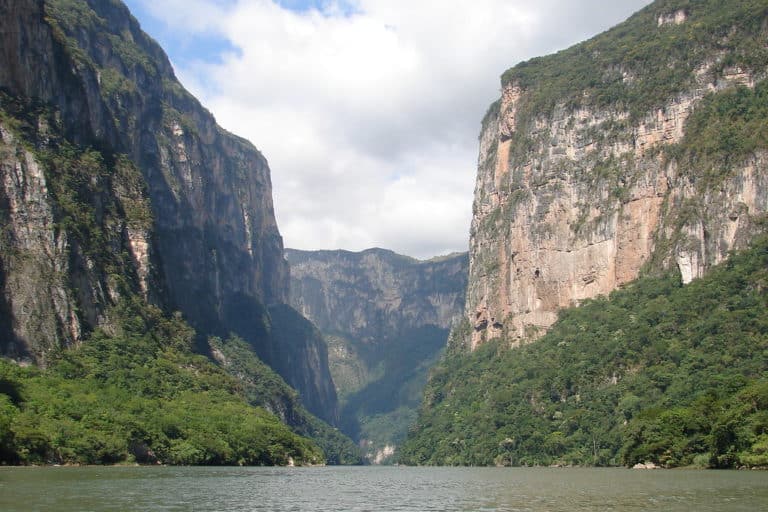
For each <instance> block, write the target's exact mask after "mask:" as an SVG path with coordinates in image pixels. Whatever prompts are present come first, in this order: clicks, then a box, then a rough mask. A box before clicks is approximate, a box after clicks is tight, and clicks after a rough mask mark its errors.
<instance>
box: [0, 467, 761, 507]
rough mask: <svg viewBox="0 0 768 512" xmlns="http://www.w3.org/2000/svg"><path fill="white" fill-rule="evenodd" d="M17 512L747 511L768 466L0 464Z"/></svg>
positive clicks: (0, 482) (5, 491)
mask: <svg viewBox="0 0 768 512" xmlns="http://www.w3.org/2000/svg"><path fill="white" fill-rule="evenodd" d="M0 510H1V511H3V512H12V511H24V512H30V511H56V512H70V511H77V512H86V511H94V512H100V511H120V512H130V511H142V512H144V511H228V512H229V511H252V510H253V511H255V510H259V511H271V512H284V511H285V512H287V511H297V512H298V511H323V512H327V511H360V512H363V511H379V510H381V511H413V512H426V511H473V512H474V511H510V512H511V511H526V512H527V511H531V512H533V511H536V512H538V511H547V512H559V511H563V512H565V511H567V512H577V511H641V510H649V511H651V510H653V511H663V512H671V511H697V512H701V511H718V512H724V511H749V512H758V511H761V510H768V472H764V471H760V472H758V471H687V470H670V471H664V470H660V471H649V470H629V469H581V468H578V469H577V468H574V469H570V468H569V469H566V468H563V469H549V468H406V467H316V468H186V467H83V468H77V467H45V468H0Z"/></svg>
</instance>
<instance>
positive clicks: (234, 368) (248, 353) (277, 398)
mask: <svg viewBox="0 0 768 512" xmlns="http://www.w3.org/2000/svg"><path fill="white" fill-rule="evenodd" d="M210 344H211V348H212V350H213V353H214V357H215V358H217V359H219V362H220V363H221V364H222V366H223V367H224V369H225V370H226V371H227V372H228V373H229V374H230V375H232V376H233V377H235V378H236V379H238V380H239V381H240V384H241V386H242V389H243V392H244V394H245V397H246V398H247V399H248V402H249V403H250V404H251V405H255V406H259V407H263V408H265V409H267V410H268V411H270V412H273V413H274V414H276V415H277V416H279V417H280V419H282V420H283V422H285V423H287V424H288V425H290V426H291V428H292V430H293V431H294V432H296V433H298V434H300V435H302V436H306V437H309V438H311V439H312V441H313V442H315V443H317V444H318V446H320V448H322V449H323V451H324V452H325V456H326V462H327V463H328V464H360V463H362V459H361V456H360V452H359V450H358V449H357V446H355V444H354V443H353V442H352V441H351V440H350V439H349V438H348V437H346V436H345V435H343V434H341V433H340V432H339V431H338V430H337V429H335V428H333V427H331V426H329V425H328V424H327V423H325V422H324V421H322V420H320V419H318V418H316V417H315V416H313V415H312V414H310V413H309V412H308V411H307V410H306V409H305V408H304V406H302V404H301V401H300V399H299V395H298V393H297V392H296V390H294V389H293V388H291V387H290V386H289V385H288V384H286V383H285V381H284V380H283V379H282V378H281V377H280V376H279V375H278V374H277V373H275V372H274V371H273V370H272V369H271V368H269V367H268V366H267V365H266V364H264V363H263V362H262V361H261V360H259V358H258V357H256V355H255V354H254V353H253V350H252V349H251V348H250V347H249V345H248V344H247V343H246V342H245V341H243V340H242V339H240V338H238V337H230V338H229V339H227V340H221V339H219V338H212V339H211V340H210Z"/></svg>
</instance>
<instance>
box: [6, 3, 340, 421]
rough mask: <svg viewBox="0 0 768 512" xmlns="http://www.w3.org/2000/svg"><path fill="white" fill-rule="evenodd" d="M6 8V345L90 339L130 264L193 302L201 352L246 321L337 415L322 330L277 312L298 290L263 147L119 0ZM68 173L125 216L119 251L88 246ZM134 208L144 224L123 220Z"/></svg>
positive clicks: (144, 289)
mask: <svg viewBox="0 0 768 512" xmlns="http://www.w3.org/2000/svg"><path fill="white" fill-rule="evenodd" d="M0 17H2V19H3V22H2V26H1V27H0V40H1V41H2V45H1V48H0V58H1V59H2V65H1V66H0V88H1V89H2V91H3V94H4V96H3V110H4V111H5V113H6V114H5V118H4V119H6V121H4V124H5V129H3V130H2V131H1V132H0V133H2V143H3V164H2V165H3V191H2V194H0V201H2V204H3V219H2V220H3V228H4V240H5V243H4V251H3V258H2V266H1V267H0V268H2V272H0V274H2V279H0V282H1V283H2V284H3V291H4V294H3V295H4V300H3V303H2V305H1V306H0V311H4V312H5V314H6V315H7V318H8V322H7V323H5V326H4V327H3V329H4V330H5V331H6V338H5V339H6V340H9V341H5V342H4V343H3V344H2V350H3V352H4V353H7V354H12V355H22V354H26V355H31V356H32V357H33V358H34V359H36V360H38V361H43V359H44V354H45V353H46V351H48V350H51V349H54V348H55V347H58V346H62V345H68V344H72V343H77V342H79V341H80V340H82V339H83V336H84V335H85V334H87V332H88V331H89V330H91V329H93V328H94V327H95V326H97V325H102V324H104V323H105V318H104V316H105V314H106V312H107V311H108V309H109V307H110V305H112V304H114V303H115V302H116V300H117V299H118V298H119V296H120V295H121V291H120V286H118V285H117V284H115V282H117V281H119V279H117V277H119V276H123V275H128V276H132V278H131V279H130V280H129V282H128V284H127V286H126V287H125V290H123V291H122V293H123V294H124V293H140V294H142V295H143V296H144V297H145V298H146V299H147V300H150V301H153V302H155V303H157V304H160V305H162V306H164V307H166V308H168V309H169V310H170V309H178V310H180V311H181V312H182V313H183V314H184V316H185V317H186V318H187V319H188V320H189V321H190V323H192V324H193V326H194V327H195V328H196V329H197V330H198V332H199V333H200V334H201V340H202V342H201V346H200V349H201V350H205V348H206V347H205V344H204V339H205V337H206V336H207V335H211V334H216V335H221V336H227V335H228V334H229V333H230V332H234V333H236V334H239V335H240V336H241V337H243V338H244V339H246V340H247V341H248V342H249V343H250V344H251V345H252V346H253V347H254V349H255V351H256V352H257V353H258V355H259V356H260V357H261V358H262V359H264V360H265V362H267V363H268V364H270V365H272V366H273V367H275V368H276V369H277V370H278V371H279V372H280V373H281V375H283V377H284V378H285V379H286V380H287V381H288V382H289V383H291V384H293V385H295V386H297V387H298V388H299V390H300V391H301V393H302V395H303V397H304V399H305V402H306V403H307V405H308V406H309V407H310V409H311V410H313V411H314V412H317V413H319V414H320V415H321V416H324V417H326V418H330V419H332V418H334V417H335V400H336V399H335V391H334V389H333V385H332V381H331V379H330V374H329V373H328V368H327V361H326V359H325V352H324V350H325V348H324V346H323V345H322V340H321V339H319V337H312V336H307V337H296V336H294V337H292V338H291V339H290V343H285V342H280V341H278V340H280V339H281V335H282V331H283V330H284V329H286V328H288V326H286V325H284V324H283V322H284V321H288V322H292V321H293V320H291V319H289V318H288V315H284V314H280V315H275V316H274V317H273V316H272V315H271V314H270V311H269V308H270V307H279V306H280V305H282V304H285V303H286V302H287V291H288V268H287V264H286V262H285V260H284V259H283V254H282V249H283V248H282V239H281V237H280V233H279V231H278V229H277V225H276V223H275V218H274V213H273V207H272V197H271V183H270V174H269V167H268V165H267V162H266V160H265V158H264V157H263V156H262V155H261V154H260V153H259V152H258V151H257V150H256V149H255V148H254V147H253V146H252V145H251V144H250V143H249V142H247V141H245V140H243V139H240V138H238V137H236V136H234V135H232V134H230V133H227V132H226V131H225V130H223V129H222V128H220V127H219V126H218V125H217V124H216V122H215V120H214V118H213V116H212V115H211V114H210V113H209V112H208V111H207V110H205V109H204V108H203V107H202V106H201V105H200V104H199V102H198V101H197V100H196V99H195V98H193V97H192V96H191V95H190V94H189V93H188V92H187V91H186V90H185V89H184V88H183V87H182V86H181V85H180V84H179V82H178V81H177V80H176V78H175V76H174V73H173V70H172V68H171V65H170V63H169V61H168V59H167V57H166V55H165V54H164V52H163V51H162V49H161V48H160V47H159V46H158V45H157V44H156V43H155V42H154V41H152V40H151V39H150V38H149V37H148V36H147V35H146V34H144V33H143V32H142V31H141V29H140V27H139V25H138V23H137V22H136V20H135V19H134V18H133V17H132V16H131V15H130V13H129V11H128V9H127V8H126V7H125V6H124V5H123V4H122V3H121V2H118V1H97V0H89V1H85V0H49V1H45V2H44V1H41V0H38V1H35V0H18V1H17V0H0ZM19 115H22V116H23V117H24V119H25V121H24V122H25V123H26V125H25V126H26V127H22V128H23V130H21V132H19V130H18V129H14V127H13V126H12V125H13V121H12V119H15V118H17V117H18V116H19ZM25 130H26V131H25ZM48 132H50V136H48V135H47V133H48ZM19 133H21V134H20V135H19ZM21 139H24V140H21ZM66 148H71V149H72V151H73V155H72V157H73V158H72V159H70V161H69V166H70V167H71V168H72V169H70V170H71V171H72V172H71V173H70V174H73V175H75V176H74V177H73V178H72V180H75V181H76V180H82V182H81V183H80V182H78V183H74V182H73V181H72V180H69V181H67V179H64V178H65V176H64V174H63V173H65V171H62V169H64V168H65V167H66V165H65V164H64V163H63V162H60V161H57V160H56V158H57V157H56V155H58V154H60V153H61V152H62V150H63V149H66ZM47 153H50V154H51V158H48V159H46V154H47ZM91 153H93V155H95V156H96V157H97V158H98V159H99V160H100V162H101V163H100V164H98V165H96V166H95V167H94V169H93V172H92V173H90V174H87V175H86V174H83V173H82V172H80V170H82V168H83V165H81V164H82V162H80V160H82V159H83V158H85V156H87V155H89V154H91ZM84 155H85V156H84ZM121 168H124V169H126V171H125V172H123V174H126V175H128V174H130V176H127V177H125V178H121V177H120V176H121V174H120V173H121V171H120V169H121ZM129 171H137V172H135V173H133V174H131V172H129ZM66 172H69V171H66ZM61 183H65V184H66V183H68V184H69V185H72V186H70V187H69V189H67V190H68V191H69V192H72V193H74V194H75V197H74V199H75V204H73V210H76V211H78V209H79V211H82V209H83V208H82V207H87V208H86V209H89V210H90V211H92V212H93V213H95V214H96V216H95V219H96V222H97V224H99V226H100V227H101V228H109V227H114V228H115V229H116V231H114V236H113V237H112V239H110V240H107V241H103V243H102V241H99V245H98V247H96V246H94V247H92V249H93V251H92V252H94V254H96V253H99V254H113V255H119V256H118V257H116V259H115V258H112V259H113V260H115V261H117V263H115V264H114V265H112V266H110V265H109V264H107V263H108V262H105V261H102V260H100V258H99V257H97V256H96V255H89V254H87V253H88V251H84V250H81V248H82V247H81V246H84V245H88V244H89V243H91V242H93V241H92V240H91V241H90V242H89V240H88V239H89V236H88V233H83V232H76V231H77V230H75V229H69V228H68V226H74V225H75V224H70V225H68V224H67V223H66V222H63V221H64V220H66V219H67V217H68V213H69V212H68V210H67V205H68V204H69V203H67V200H68V199H71V198H70V197H69V196H67V197H65V195H66V194H64V192H67V191H63V192H62V193H61V194H57V192H56V190H55V189H56V187H59V185H58V184H61ZM73 183H74V184H73ZM65 188H66V187H65ZM70 189H71V190H70ZM69 192H67V193H69ZM123 197H129V198H130V197H133V198H134V199H135V201H134V203H136V204H134V205H128V204H127V203H126V201H124V200H123ZM137 201H138V203H137ZM124 203H125V204H124ZM137 204H138V205H139V206H142V205H143V206H145V207H147V208H148V210H147V211H143V210H141V208H139V209H137V208H138V207H137V206H136V205H137ZM110 205H113V206H114V208H112V207H110ZM102 213H103V215H102ZM130 214H135V215H136V216H137V219H136V221H135V222H133V221H126V222H122V223H120V222H117V223H116V224H115V223H114V222H113V221H112V220H110V219H111V218H114V219H123V218H125V217H126V215H128V216H130ZM110 215H111V217H110ZM115 222H116V221H115ZM112 224H114V226H113V225H112ZM93 232H94V233H95V232H96V231H95V230H94V231H93ZM102 259H103V258H102ZM107 259H109V258H107ZM118 260H119V261H118ZM110 276H115V279H112V281H115V282H111V281H110ZM19 283H27V284H24V285H21V284H19ZM29 283H31V284H29ZM30 311H32V312H37V313H36V314H32V315H30V314H28V312H30ZM296 316H298V315H296ZM9 326H10V327H9ZM306 354H314V355H313V356H312V357H308V358H305V355H306ZM294 361H298V362H300V364H294ZM304 363H306V364H304Z"/></svg>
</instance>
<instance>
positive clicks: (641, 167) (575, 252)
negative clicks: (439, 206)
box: [458, 1, 768, 349]
mask: <svg viewBox="0 0 768 512" xmlns="http://www.w3.org/2000/svg"><path fill="white" fill-rule="evenodd" d="M677 4H680V5H681V6H682V5H683V4H685V5H686V6H687V7H685V6H684V7H681V8H679V9H678V8H675V6H676V5H677ZM727 4H728V5H727V6H725V5H720V4H719V3H716V2H701V3H699V4H696V5H695V6H688V4H687V3H681V2H655V3H654V4H652V5H650V6H648V7H647V8H645V9H643V10H642V11H640V12H639V13H637V14H636V15H635V16H633V17H632V18H630V19H629V20H628V21H627V22H625V23H624V24H622V25H620V26H618V27H616V28H614V29H612V30H611V31H608V32H606V33H605V34H602V35H600V36H598V37H596V38H594V39H592V40H590V41H587V42H585V43H582V44H580V45H577V46H575V47H573V48H571V49H568V50H565V51H563V52H560V53H558V54H557V55H553V56H549V57H544V58H538V59H534V60H532V61H529V62H526V63H522V64H520V65H518V66H517V67H515V68H512V69H510V70H509V71H507V72H506V73H505V74H504V76H503V78H502V96H501V98H500V100H499V101H497V102H496V103H494V105H492V106H491V108H490V109H489V112H488V114H487V115H486V117H485V119H484V121H483V129H482V133H481V135H480V152H479V159H478V175H477V183H476V188H475V196H474V210H473V211H474V216H473V220H472V228H471V234H470V277H469V288H468V292H467V307H466V319H467V321H468V322H469V324H470V326H471V329H470V330H468V332H470V334H469V335H468V336H467V337H465V338H464V339H461V340H458V342H459V343H462V344H464V346H465V347H467V348H468V349H474V348H475V347H477V346H478V345H479V344H481V343H483V342H485V341H486V340H489V339H493V338H505V339H508V340H509V343H510V344H511V345H513V346H514V345H517V344H520V343H521V342H525V341H526V340H532V339H535V338H536V337H537V336H538V335H540V334H541V333H543V332H544V331H545V330H546V329H547V328H548V327H549V326H550V325H551V324H552V323H553V322H554V321H555V320H556V318H557V312H558V310H559V309H561V308H564V307H568V306H572V305H575V304H578V303H579V301H582V300H584V299H587V298H590V297H595V296H597V295H601V294H607V293H609V292H610V291H611V290H614V289H615V288H617V287H619V286H621V285H622V284H624V283H627V282H629V281H632V280H634V279H636V278H637V277H638V276H639V275H640V273H641V272H645V271H647V272H652V271H655V270H659V269H664V268H666V269H670V268H671V269H677V270H678V271H679V272H680V274H681V277H682V280H683V281H684V282H689V281H691V280H692V279H695V278H697V277H700V276H702V275H703V274H704V273H705V272H707V270H708V269H709V268H710V267H711V266H713V265H715V264H717V263H719V262H721V261H722V260H723V259H724V258H725V257H726V256H727V254H728V252H729V251H730V250H732V249H738V248H743V247H744V246H745V245H746V244H747V242H748V241H749V240H750V238H751V237H752V236H753V235H754V234H755V232H756V231H758V230H759V229H762V228H761V227H760V224H761V223H762V221H763V220H764V219H765V213H766V211H767V210H768V172H766V164H767V162H768V152H766V151H765V150H764V149H763V148H762V147H760V145H759V144H757V145H756V144H752V145H750V144H746V143H743V141H742V140H736V139H737V138H734V143H733V144H732V145H731V146H730V147H729V146H728V143H726V142H724V140H723V137H727V136H728V133H731V132H727V131H726V132H724V134H721V135H714V136H713V135H712V133H710V132H708V130H709V129H710V128H712V127H715V126H719V125H718V123H720V124H724V123H732V124H733V125H734V127H732V128H733V130H735V131H738V130H740V129H741V128H742V127H741V125H739V122H741V120H742V119H741V117H739V116H742V117H743V119H744V120H746V121H745V122H751V121H749V119H748V118H749V115H748V114H739V113H738V110H734V111H733V112H732V115H729V116H721V117H718V116H717V114H716V113H714V111H716V110H717V109H713V108H708V106H711V105H713V104H716V105H720V106H721V107H722V108H725V109H727V108H729V107H728V105H730V104H731V103H728V102H729V101H732V102H736V103H737V102H739V101H741V100H739V98H750V97H756V95H759V94H762V93H761V92H759V91H757V88H760V83H761V82H762V80H763V79H764V77H765V76H766V64H767V63H766V62H765V58H763V57H762V56H758V55H753V54H750V53H749V52H750V51H752V50H750V48H751V46H750V45H752V44H753V43H754V44H757V43H756V42H757V41H764V38H765V34H766V21H765V20H766V17H765V16H766V13H765V10H764V6H763V8H762V9H763V10H762V11H760V12H755V9H756V7H755V6H754V5H749V3H748V2H742V1H732V2H727ZM758 10H759V9H758ZM702 27H703V28H702ZM707 31H708V32H707ZM691 41H694V42H691ZM760 44H762V43H760ZM760 55H762V54H760ZM672 70H674V71H672ZM745 101H746V100H745ZM697 111H700V112H701V113H700V114H699V118H694V117H693V116H694V113H695V112H697ZM721 111H722V110H721ZM708 112H709V114H707V113H708ZM706 115H709V116H710V117H709V118H708V119H709V121H707V120H706V119H705V116H706ZM727 117H730V118H731V121H729V120H728V119H726V118H727ZM734 118H739V120H738V121H733V119H734ZM712 129H713V130H714V129H719V128H712ZM733 133H735V132H733ZM744 138H745V139H749V136H746V137H744Z"/></svg>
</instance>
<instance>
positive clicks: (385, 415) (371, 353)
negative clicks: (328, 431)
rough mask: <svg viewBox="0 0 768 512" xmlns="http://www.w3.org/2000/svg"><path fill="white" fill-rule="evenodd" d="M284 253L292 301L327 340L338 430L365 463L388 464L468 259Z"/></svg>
mask: <svg viewBox="0 0 768 512" xmlns="http://www.w3.org/2000/svg"><path fill="white" fill-rule="evenodd" d="M286 257H287V258H288V261H289V263H290V266H291V304H292V305H293V307H294V308H296V309H297V310H298V311H300V312H301V313H302V314H303V315H304V316H306V317H307V318H308V319H310V320H311V321H312V322H313V323H314V324H315V325H317V326H318V328H319V329H320V330H321V331H322V333H323V334H324V335H325V339H326V340H327V342H328V349H329V362H330V366H331V372H332V374H333V380H334V382H335V384H336V386H337V391H338V392H339V394H340V396H341V397H342V400H341V402H342V404H343V407H342V411H341V423H340V425H341V427H342V429H343V430H344V432H345V433H347V434H348V435H350V437H352V438H353V439H355V440H356V441H358V442H359V443H360V446H361V448H362V449H363V451H364V453H365V454H366V456H367V457H368V459H369V461H370V462H372V463H374V464H378V463H382V462H386V461H391V460H392V457H393V455H394V452H395V447H396V446H397V445H398V444H399V443H400V442H401V441H402V439H403V438H404V437H405V434H406V431H407V428H408V426H409V424H410V423H411V422H412V421H413V419H414V418H415V414H416V412H415V410H416V407H417V406H418V404H419V402H420V400H421V391H422V389H423V387H424V384H425V383H426V379H427V372H428V370H429V368H430V367H431V366H432V364H434V362H435V360H436V359H437V357H438V356H439V354H440V353H441V351H442V349H443V348H444V346H445V342H446V339H447V336H448V332H449V329H450V327H451V326H452V324H453V323H454V321H455V320H456V319H457V318H458V317H459V316H460V314H461V311H462V310H463V306H464V296H465V292H466V280H467V268H468V260H467V254H466V253H462V254H454V255H450V256H444V257H440V258H434V259H431V260H427V261H419V260H415V259H412V258H409V257H407V256H401V255H399V254H395V253H393V252H392V251H388V250H384V249H369V250H366V251H363V252H359V253H355V252H348V251H297V250H293V249H287V250H286Z"/></svg>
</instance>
